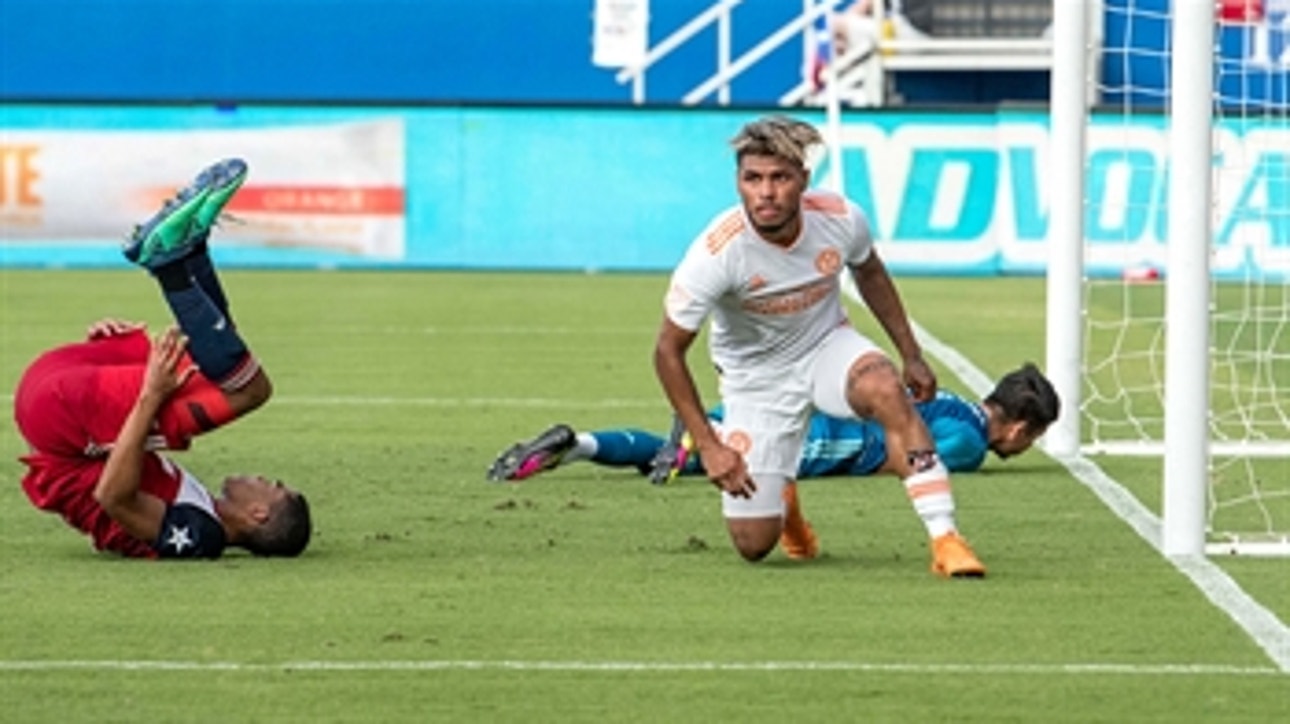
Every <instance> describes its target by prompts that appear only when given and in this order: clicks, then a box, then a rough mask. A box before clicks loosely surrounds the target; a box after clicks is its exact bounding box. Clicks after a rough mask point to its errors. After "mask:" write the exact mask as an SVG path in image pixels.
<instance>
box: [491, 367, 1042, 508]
mask: <svg viewBox="0 0 1290 724" xmlns="http://www.w3.org/2000/svg"><path fill="white" fill-rule="evenodd" d="M915 408H916V409H917V411H918V414H919V415H920V416H921V417H922V418H923V421H924V422H925V423H926V424H927V428H928V430H929V431H930V432H931V433H932V438H933V441H934V443H935V445H936V453H937V455H939V456H940V458H941V460H942V461H943V462H944V463H945V466H946V467H948V468H949V469H950V471H951V472H971V471H973V470H977V469H979V468H980V467H981V465H982V464H983V463H984V462H985V458H986V453H987V452H990V451H993V452H994V454H995V455H997V456H998V457H999V458H1000V459H1006V458H1009V457H1011V456H1013V455H1017V454H1019V453H1022V452H1025V451H1026V450H1027V449H1029V448H1030V446H1031V445H1032V444H1034V442H1035V440H1037V439H1039V437H1040V436H1042V435H1043V434H1044V432H1045V431H1046V430H1047V429H1048V426H1049V425H1051V424H1052V423H1053V421H1054V420H1056V419H1057V414H1058V410H1059V403H1058V399H1057V394H1056V392H1055V391H1054V390H1053V386H1052V384H1051V383H1050V382H1049V381H1048V379H1047V378H1046V377H1044V375H1043V373H1041V372H1040V371H1039V369H1038V368H1037V367H1035V366H1034V365H1033V364H1030V363H1027V364H1026V365H1024V366H1022V367H1021V368H1019V369H1016V370H1013V371H1012V372H1009V373H1008V374H1006V375H1004V376H1003V378H1002V379H1000V380H999V382H998V384H997V385H996V386H995V388H994V390H993V391H992V392H991V393H990V394H989V395H987V396H986V398H985V400H983V401H981V402H979V403H977V402H969V401H968V400H965V399H963V398H962V397H960V396H958V395H955V394H952V393H949V392H944V391H942V392H940V393H938V394H937V396H936V397H935V398H934V399H932V400H929V401H927V402H920V403H917V404H915ZM709 417H710V418H712V419H713V420H715V421H718V422H719V421H720V420H721V419H722V410H721V408H720V407H718V408H716V409H714V410H711V411H710V412H709ZM684 432H685V431H684V428H683V427H682V426H681V425H679V424H675V425H673V428H672V432H671V433H670V435H668V436H667V437H666V438H664V437H663V436H662V435H658V434H655V433H652V432H646V431H644V430H637V429H628V428H623V429H612V430H597V431H593V432H576V431H575V430H574V429H573V428H571V427H570V426H568V425H565V424H558V425H554V426H552V427H550V428H548V429H547V430H545V431H544V432H542V433H541V434H540V435H538V436H537V437H535V438H533V439H531V440H528V441H525V442H520V443H516V444H515V445H512V446H511V447H510V448H507V449H506V450H505V451H504V452H502V454H501V455H499V456H498V458H497V460H496V461H494V462H493V465H492V467H491V468H489V471H488V478H489V479H490V480H496V481H503V480H511V481H520V480H524V479H527V478H530V477H532V476H534V475H537V474H538V473H542V472H546V471H549V470H554V469H555V468H557V467H560V466H562V465H567V464H569V463H573V462H577V461H580V460H586V461H589V462H592V463H595V464H597V465H603V466H606V467H634V468H636V469H638V470H639V471H640V472H641V474H643V475H647V476H649V479H650V481H651V482H653V483H654V484H656V485H661V484H664V483H668V482H670V481H672V480H673V479H675V478H676V477H677V476H678V475H690V474H699V473H702V461H701V460H699V458H698V455H697V454H694V453H692V451H691V450H690V447H689V445H688V440H687V439H686V437H685V435H684ZM885 472H890V468H889V466H888V463H887V445H886V435H885V434H884V432H883V429H882V426H881V425H879V424H878V423H877V422H875V421H872V420H853V419H846V418H838V417H830V416H828V415H825V414H823V413H820V412H814V413H812V415H811V420H810V428H809V431H808V432H807V436H806V442H805V444H804V445H803V448H802V455H801V458H800V460H799V462H798V468H797V474H798V478H799V479H805V478H821V477H829V476H841V475H849V476H857V475H876V474H879V473H885Z"/></svg>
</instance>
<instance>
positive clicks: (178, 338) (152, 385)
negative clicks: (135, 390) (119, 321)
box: [139, 326, 197, 399]
mask: <svg viewBox="0 0 1290 724" xmlns="http://www.w3.org/2000/svg"><path fill="white" fill-rule="evenodd" d="M187 346H188V338H187V337H185V336H184V335H183V334H182V333H180V331H179V329H178V328H177V327H174V326H171V327H168V328H167V329H166V331H164V332H162V333H161V334H158V335H157V336H155V337H153V338H152V351H151V352H149V353H148V368H147V370H146V371H144V373H143V389H142V390H141V391H140V393H139V394H140V396H142V395H145V394H149V393H151V394H154V395H157V396H159V397H160V398H161V399H165V398H167V397H170V395H171V394H172V393H173V392H174V391H175V390H177V389H179V388H180V387H183V386H184V383H185V382H187V381H188V378H189V377H192V376H193V373H195V372H196V371H197V368H196V367H195V366H193V365H188V366H187V367H185V368H184V369H182V370H181V369H180V368H179V363H180V362H181V361H182V360H183V359H184V349H185V348H187Z"/></svg>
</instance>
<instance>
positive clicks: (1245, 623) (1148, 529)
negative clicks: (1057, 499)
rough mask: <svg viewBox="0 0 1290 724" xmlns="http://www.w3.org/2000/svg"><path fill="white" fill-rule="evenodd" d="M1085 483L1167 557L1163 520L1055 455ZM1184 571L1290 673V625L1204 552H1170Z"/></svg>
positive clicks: (937, 352)
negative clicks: (1161, 535)
mask: <svg viewBox="0 0 1290 724" xmlns="http://www.w3.org/2000/svg"><path fill="white" fill-rule="evenodd" d="M914 332H915V334H916V335H918V339H919V341H920V342H922V344H923V347H924V349H925V350H926V351H927V353H928V354H930V355H932V356H933V357H935V358H936V359H938V360H940V361H941V363H942V364H944V365H945V366H946V367H948V368H949V369H950V370H951V371H952V372H954V374H955V375H957V376H958V378H959V379H961V380H963V383H964V384H966V385H967V386H968V387H970V388H971V390H972V392H973V393H975V394H976V395H977V396H978V397H984V396H985V395H987V394H989V392H990V390H992V389H994V383H993V381H991V380H990V378H989V377H987V376H986V374H985V373H984V372H982V371H981V370H979V369H977V367H976V365H974V364H972V362H971V361H970V360H968V359H967V358H966V357H964V356H963V355H962V354H960V353H959V352H958V350H955V349H954V348H952V347H950V346H949V345H947V344H945V343H944V342H942V341H940V340H939V339H937V338H936V337H934V336H933V335H932V334H931V333H930V332H928V331H927V330H926V329H923V328H922V327H921V326H919V325H918V324H917V323H914ZM1054 459H1055V460H1057V462H1059V463H1061V464H1062V465H1064V466H1065V467H1066V470H1067V471H1069V472H1070V474H1071V475H1072V476H1074V477H1075V479H1076V480H1078V481H1079V482H1080V483H1082V484H1084V485H1085V486H1087V487H1088V488H1089V489H1090V490H1092V491H1093V493H1094V494H1095V495H1097V497H1098V498H1099V499H1101V501H1102V502H1103V503H1104V504H1105V505H1106V507H1108V508H1110V509H1111V511H1112V512H1113V513H1115V514H1116V515H1117V516H1118V517H1119V518H1120V519H1121V520H1123V521H1124V522H1125V523H1127V524H1128V525H1129V527H1130V528H1132V529H1133V530H1134V532H1136V533H1137V534H1138V535H1139V536H1141V537H1142V539H1143V540H1145V541H1146V542H1147V543H1148V544H1150V545H1151V547H1152V548H1154V549H1155V550H1156V552H1157V553H1160V554H1161V555H1162V556H1164V551H1163V550H1162V549H1161V544H1160V519H1159V518H1158V517H1157V516H1156V515H1155V514H1154V513H1152V512H1151V511H1150V510H1148V509H1147V508H1146V507H1145V506H1143V505H1142V503H1140V502H1139V501H1138V499H1137V498H1135V497H1133V494H1132V493H1130V492H1129V491H1128V490H1126V489H1125V488H1124V486H1122V485H1120V484H1119V483H1118V482H1116V481H1115V480H1113V479H1112V478H1111V477H1110V476H1108V475H1107V474H1106V473H1104V472H1103V471H1102V469H1101V468H1099V467H1098V466H1097V465H1096V464H1094V463H1093V462H1092V461H1091V460H1089V459H1088V458H1085V457H1083V456H1080V455H1074V456H1071V457H1069V458H1054ZM1165 559H1166V560H1167V561H1169V563H1170V564H1172V565H1173V566H1174V567H1175V568H1177V569H1178V571H1179V572H1180V573H1182V574H1183V575H1185V576H1187V578H1188V579H1190V580H1191V582H1192V584H1193V585H1195V586H1196V588H1198V589H1200V592H1201V593H1203V594H1204V595H1205V597H1206V598H1208V599H1209V600H1210V603H1213V604H1214V605H1215V606H1216V607H1218V608H1219V609H1220V610H1221V611H1223V612H1224V613H1226V614H1227V615H1228V616H1229V617H1230V618H1231V619H1232V620H1233V621H1235V622H1236V625H1238V626H1240V627H1241V629H1242V630H1244V631H1245V632H1246V633H1247V634H1249V636H1250V638H1251V639H1253V640H1254V643H1256V644H1258V646H1259V648H1261V649H1263V651H1264V653H1266V654H1267V655H1268V658H1270V659H1272V661H1273V662H1274V663H1275V664H1276V665H1277V667H1278V668H1279V669H1280V670H1281V672H1282V673H1290V628H1287V627H1286V625H1285V624H1284V623H1283V622H1282V621H1281V620H1280V619H1278V618H1277V617H1276V615H1275V614H1273V613H1272V612H1271V611H1269V610H1268V609H1267V608H1266V607H1264V606H1263V605H1262V604H1260V603H1259V602H1258V601H1255V600H1254V599H1253V598H1251V597H1250V595H1249V594H1247V593H1246V592H1245V591H1244V590H1243V589H1242V588H1241V587H1240V586H1238V585H1237V584H1236V582H1235V581H1233V580H1232V579H1231V577H1230V576H1228V575H1227V573H1225V572H1224V571H1223V569H1222V568H1220V567H1218V566H1217V565H1215V564H1214V563H1213V562H1211V561H1210V560H1209V559H1208V558H1206V557H1205V556H1203V555H1200V556H1165Z"/></svg>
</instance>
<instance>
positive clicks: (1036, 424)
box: [985, 362, 1061, 432]
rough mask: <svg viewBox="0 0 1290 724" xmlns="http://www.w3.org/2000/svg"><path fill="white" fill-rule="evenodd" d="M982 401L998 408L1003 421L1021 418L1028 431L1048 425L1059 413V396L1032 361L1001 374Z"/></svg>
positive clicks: (1044, 427)
mask: <svg viewBox="0 0 1290 724" xmlns="http://www.w3.org/2000/svg"><path fill="white" fill-rule="evenodd" d="M985 402H986V404H988V405H993V406H994V407H995V408H996V409H998V410H999V412H1001V413H1002V414H1003V417H1004V419H1005V421H1007V422H1016V421H1018V420H1021V421H1024V422H1025V423H1026V428H1027V429H1029V430H1030V431H1032V432H1037V431H1042V430H1046V429H1048V426H1049V425H1051V424H1053V421H1054V420H1056V419H1057V416H1058V415H1059V414H1061V400H1059V399H1058V398H1057V391H1056V390H1054V389H1053V383H1051V382H1049V381H1048V378H1047V377H1045V376H1044V373H1042V372H1040V371H1039V368H1038V367H1036V366H1035V365H1034V363H1033V362H1027V363H1026V364H1024V365H1022V367H1021V368H1020V369H1016V370H1013V371H1012V372H1009V373H1008V374H1006V375H1004V376H1003V378H1002V379H1000V380H999V383H998V384H996V385H995V387H994V391H993V392H991V393H990V395H989V396H988V397H986V398H985Z"/></svg>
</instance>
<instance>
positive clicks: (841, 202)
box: [654, 117, 985, 577]
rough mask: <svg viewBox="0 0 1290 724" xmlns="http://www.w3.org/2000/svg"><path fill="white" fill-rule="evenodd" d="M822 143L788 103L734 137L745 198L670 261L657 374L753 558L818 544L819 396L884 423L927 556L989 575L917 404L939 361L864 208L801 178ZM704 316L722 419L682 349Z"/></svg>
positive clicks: (842, 410)
mask: <svg viewBox="0 0 1290 724" xmlns="http://www.w3.org/2000/svg"><path fill="white" fill-rule="evenodd" d="M822 143H823V139H822V138H821V137H820V134H819V132H818V131H817V130H816V129H815V128H814V127H813V126H811V125H810V124H808V123H805V122H802V121H798V120H794V119H790V118H784V117H769V118H764V119H761V120H758V121H755V122H752V123H749V124H747V125H745V126H744V127H743V129H741V130H740V132H739V134H738V135H737V136H735V138H734V139H733V140H732V142H731V145H732V146H733V147H734V151H735V158H736V167H737V168H736V187H737V189H738V192H739V197H740V201H741V204H740V205H739V206H736V207H733V208H731V209H728V210H726V211H724V212H722V213H721V214H719V215H718V216H717V217H716V218H715V219H714V220H713V221H712V222H711V223H710V224H709V225H708V227H707V228H706V229H705V230H704V231H703V233H702V234H700V235H699V237H698V238H697V239H695V241H694V243H693V244H691V246H690V248H689V250H688V251H687V252H686V255H685V257H684V259H683V260H682V261H681V263H680V264H679V265H678V266H677V268H676V270H675V271H674V272H673V275H672V280H671V286H670V288H669V290H668V293H667V298H666V301H665V304H664V307H665V314H664V318H663V323H662V327H661V329H660V330H659V334H658V339H657V342H656V344H655V349H654V367H655V371H656V372H657V374H658V378H659V382H660V383H661V384H662V386H663V390H664V392H665V393H666V394H667V397H668V400H669V401H670V402H671V404H672V407H673V409H674V410H675V412H676V414H677V416H678V417H679V418H680V420H681V422H682V423H683V424H684V425H685V427H686V429H687V430H688V431H689V433H690V435H691V436H692V438H693V440H694V444H695V448H696V449H697V450H698V452H699V455H700V457H701V459H702V460H703V465H704V467H705V469H706V472H707V475H708V478H709V479H711V480H712V482H713V483H714V484H716V485H717V486H718V487H719V488H721V490H722V512H723V514H724V516H725V519H726V525H727V528H728V529H729V531H730V537H731V540H732V542H733V543H734V546H735V548H736V550H738V551H739V553H740V555H742V556H743V557H744V558H745V559H746V560H749V561H758V560H761V559H762V558H764V557H766V555H768V554H769V553H770V552H771V551H772V550H774V548H775V545H776V543H781V545H782V547H783V548H784V550H785V552H786V553H787V554H788V555H789V556H790V557H793V558H812V557H814V556H815V555H816V554H817V553H818V550H819V544H818V541H817V540H816V537H815V534H814V532H813V531H812V530H811V528H810V526H809V524H807V522H806V520H805V519H804V518H803V517H802V514H801V511H800V509H799V506H798V503H797V495H796V481H795V480H794V477H795V475H796V471H797V462H798V458H799V456H800V453H801V447H802V441H803V437H804V434H805V431H806V425H807V420H808V416H809V413H810V411H811V409H812V407H815V408H818V409H819V410H821V411H823V412H825V413H827V414H830V415H835V416H840V417H868V418H873V419H876V420H877V421H878V422H879V423H881V424H882V426H883V428H884V429H885V430H886V433H887V440H888V449H889V451H890V453H891V454H890V458H891V462H892V463H893V464H894V466H895V472H896V473H897V474H898V475H899V476H900V477H901V478H902V480H903V481H904V485H905V489H906V491H907V493H908V495H909V498H910V500H911V501H912V503H913V506H914V510H915V511H916V512H917V513H918V515H919V517H920V518H922V520H923V523H924V525H925V526H926V528H927V532H928V534H929V536H930V537H931V540H932V546H931V547H932V571H933V572H934V573H937V574H938V575H942V576H953V577H981V576H984V575H985V567H984V566H983V565H981V562H980V561H979V560H977V557H976V555H975V554H974V553H973V552H972V549H971V548H970V547H969V546H968V544H967V542H966V541H965V540H964V539H963V538H962V537H961V536H960V535H959V533H958V530H957V526H956V524H955V520H954V498H953V495H952V493H951V490H950V480H949V472H948V471H947V470H946V468H945V466H944V465H943V464H942V463H941V461H940V460H939V459H938V458H937V456H936V451H935V447H934V445H933V442H932V439H931V436H930V434H929V433H928V431H927V427H926V426H925V425H924V423H923V421H922V419H921V418H920V417H919V416H918V414H917V413H916V412H915V410H914V406H913V399H917V400H926V399H929V398H930V397H931V396H932V395H934V394H935V393H936V377H935V375H934V373H933V372H932V370H931V368H930V367H929V366H928V365H927V363H926V362H925V361H924V360H923V357H922V349H921V347H920V346H919V344H918V342H917V340H916V339H915V338H914V335H913V332H912V331H911V329H910V325H909V320H908V318H907V317H906V315H905V310H904V305H903V303H902V302H901V299H900V295H899V294H898V293H897V291H896V288H895V285H894V283H893V282H892V280H891V277H890V276H889V275H888V274H887V270H886V267H885V266H884V265H883V263H882V260H881V259H880V258H879V257H878V254H877V252H876V251H875V249H874V248H873V239H872V236H871V235H870V231H869V224H868V221H867V219H866V218H865V216H864V214H863V212H861V211H860V209H859V207H857V206H856V205H855V204H854V203H852V202H850V201H849V200H847V199H846V198H843V197H841V196H838V195H836V194H832V193H826V192H822V191H808V190H807V186H808V184H809V182H810V169H809V168H808V153H809V152H810V151H811V150H813V149H815V148H818V147H819V146H820V145H822ZM844 267H845V268H846V269H848V270H849V271H850V272H851V274H852V276H853V278H854V280H855V282H856V287H857V289H859V291H860V295H861V296H862V297H863V298H864V301H865V303H866V304H867V305H868V307H869V309H870V310H871V312H872V313H873V315H874V316H875V317H876V318H877V320H878V321H879V322H880V323H881V324H882V327H883V330H884V331H885V332H886V334H887V336H888V337H889V338H890V340H891V342H892V344H893V345H894V347H895V349H896V350H897V352H898V353H899V355H900V357H901V361H902V366H903V368H904V374H903V378H902V375H901V373H900V372H898V371H897V369H896V366H895V365H894V364H893V363H892V361H891V359H889V358H888V357H887V355H886V354H885V353H884V352H883V351H882V350H881V349H880V348H878V347H877V346H876V345H875V344H874V343H873V342H871V341H870V340H868V339H866V338H865V337H864V336H862V335H861V334H860V333H859V332H857V331H856V330H855V329H854V328H853V327H852V326H851V323H850V322H849V321H848V319H847V316H846V311H845V310H844V308H843V306H842V299H841V276H840V274H839V272H841V271H842V269H843V268H844ZM709 318H710V319H711V322H712V324H711V329H710V330H709V345H710V352H711V356H712V362H713V363H714V364H715V365H716V367H717V371H718V373H719V376H720V386H721V397H722V402H723V403H724V404H725V408H726V417H725V423H724V426H723V428H722V432H721V434H720V435H719V434H718V433H717V432H716V431H715V430H714V428H713V426H712V424H711V423H710V421H709V419H708V417H707V415H706V413H705V412H704V410H705V407H704V404H703V402H702V400H701V399H700V396H699V393H698V389H697V387H696V386H695V383H694V377H693V375H692V374H691V372H690V368H689V364H688V362H687V357H686V355H687V353H688V351H689V349H690V346H691V345H692V344H693V342H694V340H695V338H696V337H697V336H698V334H699V331H700V329H701V328H702V326H703V324H704V322H705V321H707V320H708V319H709ZM911 394H912V396H913V399H911V397H910V395H911Z"/></svg>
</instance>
